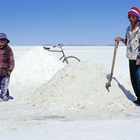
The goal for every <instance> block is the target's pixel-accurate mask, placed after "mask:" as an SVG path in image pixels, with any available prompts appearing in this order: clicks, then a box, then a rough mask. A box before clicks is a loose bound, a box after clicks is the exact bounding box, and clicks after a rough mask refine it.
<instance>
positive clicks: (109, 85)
mask: <svg viewBox="0 0 140 140" xmlns="http://www.w3.org/2000/svg"><path fill="white" fill-rule="evenodd" d="M105 87H106V89H107V90H108V92H109V87H111V84H110V83H109V82H108V83H106V85H105Z"/></svg>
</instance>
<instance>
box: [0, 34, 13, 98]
mask: <svg viewBox="0 0 140 140" xmlns="http://www.w3.org/2000/svg"><path fill="white" fill-rule="evenodd" d="M9 42H10V41H9V40H8V39H7V36H6V34H5V33H0V100H1V101H3V100H4V101H8V99H9V90H8V86H9V82H10V75H11V72H12V71H13V69H14V64H15V62H14V55H13V51H12V49H11V48H10V47H9V46H8V43H9Z"/></svg>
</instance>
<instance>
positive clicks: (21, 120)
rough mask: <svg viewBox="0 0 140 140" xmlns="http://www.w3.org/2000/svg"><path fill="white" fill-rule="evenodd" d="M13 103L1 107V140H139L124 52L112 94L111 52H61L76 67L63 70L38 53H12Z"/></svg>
mask: <svg viewBox="0 0 140 140" xmlns="http://www.w3.org/2000/svg"><path fill="white" fill-rule="evenodd" d="M13 51H14V54H15V59H16V67H15V70H14V72H13V73H12V76H11V83H10V94H11V95H12V96H13V97H14V100H10V101H8V102H1V103H0V111H1V115H0V134H1V137H0V140H9V139H10V140H19V139H21V140H24V139H25V140H36V139H37V140H38V139H41V140H46V139H47V140H77V139H81V140H93V139H95V140H96V139H97V140H131V139H139V138H140V133H139V129H140V126H139V123H140V119H139V117H140V108H139V107H137V106H135V105H134V104H133V103H132V100H134V99H135V96H134V92H133V90H132V87H131V84H130V80H129V69H128V60H127V58H126V57H125V47H121V46H120V47H119V49H118V52H117V58H116V64H115V71H114V79H113V80H112V86H111V87H110V92H108V91H107V90H106V88H105V83H106V82H107V79H106V75H107V74H110V69H111V63H112V55H113V47H109V46H108V47H105V46H94V47H88V46H87V47H86V46H84V47H77V46H75V47H74V46H73V47H65V52H66V54H67V55H74V56H77V57H78V58H80V60H81V62H80V63H73V64H69V65H64V64H63V63H61V62H60V61H59V60H58V58H59V55H58V54H56V53H48V52H47V51H46V50H44V49H43V48H42V47H13Z"/></svg>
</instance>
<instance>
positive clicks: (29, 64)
mask: <svg viewBox="0 0 140 140" xmlns="http://www.w3.org/2000/svg"><path fill="white" fill-rule="evenodd" d="M63 67H64V64H63V63H62V62H60V61H59V60H58V59H57V58H55V56H53V55H52V54H50V53H49V52H48V51H45V50H44V49H43V48H42V47H33V48H31V49H30V50H29V51H27V52H26V53H25V54H23V55H21V57H18V58H17V59H16V65H15V69H14V71H13V73H12V77H11V88H12V90H11V91H15V92H16V93H14V94H16V95H15V96H19V93H20V94H22V93H24V94H25V93H29V91H31V90H32V89H36V88H37V87H38V86H40V85H42V84H43V83H44V82H47V81H49V80H50V79H51V77H52V76H53V75H54V74H55V73H56V72H57V71H58V70H59V69H61V68H63ZM13 88H14V89H13Z"/></svg>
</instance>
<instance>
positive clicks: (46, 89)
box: [26, 62, 134, 114]
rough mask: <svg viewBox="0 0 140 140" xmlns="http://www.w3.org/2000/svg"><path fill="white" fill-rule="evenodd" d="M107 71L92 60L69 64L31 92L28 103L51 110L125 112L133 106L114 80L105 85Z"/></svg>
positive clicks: (27, 99)
mask: <svg viewBox="0 0 140 140" xmlns="http://www.w3.org/2000/svg"><path fill="white" fill-rule="evenodd" d="M106 74H107V73H106V71H105V70H104V69H103V68H102V67H100V66H98V65H97V64H95V63H93V62H81V63H78V64H70V65H66V66H65V67H64V69H61V70H59V71H58V72H57V73H56V74H55V75H54V76H53V77H52V79H51V80H50V81H49V82H46V83H45V84H43V85H42V86H40V87H39V88H38V89H37V90H36V91H35V92H33V93H31V94H29V95H28V96H27V98H26V103H27V104H30V105H32V106H34V107H39V108H44V109H46V110H48V111H51V112H55V113H56V112H61V113H62V112H89V113H96V114H97V112H98V113H99V112H106V111H112V112H118V111H119V112H122V111H124V110H127V109H130V108H133V107H134V105H133V104H132V102H131V101H130V100H128V99H127V97H126V96H125V94H124V93H123V92H122V90H121V89H120V88H119V87H118V85H117V83H116V82H115V81H114V80H113V81H112V86H111V92H110V93H108V91H107V90H106V88H105V83H106V82H107V79H106Z"/></svg>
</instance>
